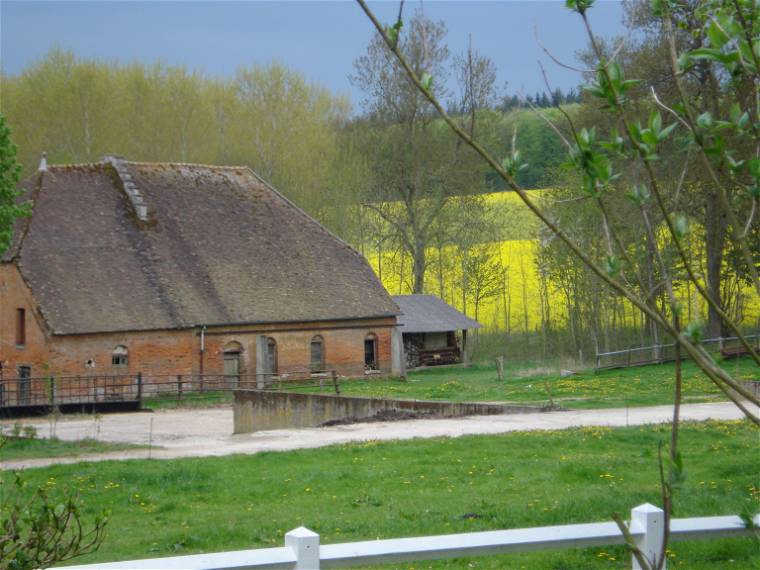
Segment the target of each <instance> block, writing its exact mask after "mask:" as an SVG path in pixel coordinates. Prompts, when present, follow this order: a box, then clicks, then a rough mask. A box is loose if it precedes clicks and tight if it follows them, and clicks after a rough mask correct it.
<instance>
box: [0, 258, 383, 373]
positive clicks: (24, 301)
mask: <svg viewBox="0 0 760 570" xmlns="http://www.w3.org/2000/svg"><path fill="white" fill-rule="evenodd" d="M18 308H24V309H26V344H25V345H24V347H21V348H19V347H17V346H16V338H15V337H16V309H18ZM394 323H395V317H391V318H384V319H365V320H357V321H346V322H337V321H332V322H330V321H325V322H319V323H287V324H284V323H283V324H269V325H257V326H238V327H210V328H209V329H208V330H207V333H206V335H205V348H206V350H205V353H204V357H203V360H204V363H203V371H204V373H205V374H221V373H222V372H223V370H224V362H223V353H224V348H225V346H227V345H228V344H229V343H232V342H236V343H239V344H240V346H241V347H242V352H241V360H242V362H241V364H242V370H241V371H242V372H243V373H250V374H253V373H255V372H256V338H257V336H258V335H266V336H269V337H272V338H274V339H275V341H276V342H277V350H278V372H280V373H286V372H297V371H305V370H308V368H309V362H310V343H311V339H312V338H313V337H314V336H315V335H320V336H322V338H323V340H324V351H325V365H326V368H328V369H336V370H337V372H338V374H340V375H342V376H364V339H365V337H366V336H367V335H368V334H370V333H374V334H375V335H376V336H377V339H378V340H377V347H378V359H379V367H380V371H381V374H390V371H391V330H392V326H391V325H393V324H394ZM119 345H123V346H126V347H127V350H128V354H129V357H128V364H127V366H113V365H112V363H111V357H112V354H113V351H114V349H115V348H116V347H117V346H119ZM0 360H2V361H3V362H4V366H5V371H4V374H5V376H6V377H15V376H16V374H17V367H18V366H31V368H32V376H44V375H51V374H54V375H56V376H77V375H92V374H95V375H118V374H137V372H142V373H143V375H144V376H146V377H149V376H151V375H165V374H166V375H169V374H170V375H175V374H183V375H189V374H198V373H199V372H200V367H201V364H200V329H197V328H196V329H187V330H172V331H147V332H136V331H133V332H123V333H122V332H120V333H93V334H81V335H66V336H54V335H51V334H50V333H49V332H48V331H47V329H46V326H45V323H44V320H43V318H42V316H41V315H40V314H39V312H38V309H37V305H36V303H35V302H34V298H33V296H32V294H31V292H30V290H29V288H28V287H27V286H26V283H25V282H24V281H23V279H22V277H21V275H20V273H19V271H18V269H17V268H16V266H15V265H14V264H8V263H5V264H0ZM88 360H93V361H94V362H95V367H94V368H88V367H87V366H86V365H85V363H86V362H87V361H88Z"/></svg>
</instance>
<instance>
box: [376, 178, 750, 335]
mask: <svg viewBox="0 0 760 570" xmlns="http://www.w3.org/2000/svg"><path fill="white" fill-rule="evenodd" d="M544 192H545V191H542V190H535V191H532V192H531V194H532V196H533V197H534V199H536V200H537V201H540V200H541V195H542V194H543V193H544ZM487 200H488V201H489V202H491V204H492V205H493V206H495V207H496V212H497V215H498V216H500V217H501V218H502V219H503V220H506V221H507V223H506V228H505V233H506V234H507V235H509V236H510V237H513V239H505V240H503V241H497V242H485V243H483V244H480V245H479V246H477V247H478V248H479V249H480V250H481V251H482V250H484V249H485V250H487V251H488V252H489V253H490V255H491V256H492V258H493V260H494V261H498V262H499V263H500V264H501V268H502V276H501V286H500V287H499V289H500V290H499V292H498V293H497V294H495V295H493V296H490V297H488V298H486V299H484V300H483V301H482V302H481V303H480V304H479V307H477V314H476V307H475V306H474V301H473V298H472V295H471V294H470V295H469V296H467V297H466V298H465V297H464V296H463V295H462V274H463V272H462V267H461V261H460V260H461V256H460V255H459V252H457V251H456V248H455V246H446V247H443V248H441V250H440V251H439V250H438V249H436V248H429V249H428V250H427V258H428V271H427V273H426V277H425V289H426V292H427V293H431V294H434V295H437V296H439V297H441V298H443V299H444V300H445V301H446V302H447V303H450V304H451V305H453V306H455V307H456V308H457V309H459V310H460V311H462V312H464V313H466V314H467V315H468V316H470V317H473V318H477V319H478V320H479V321H480V322H481V323H482V324H483V325H484V326H485V327H486V330H490V331H505V330H507V328H509V330H510V331H512V332H522V331H526V330H527V331H534V330H537V329H539V328H540V326H541V321H542V311H541V306H542V302H541V280H540V277H539V274H538V268H537V264H536V256H537V253H538V239H537V235H538V229H539V222H538V221H537V219H536V218H535V217H534V216H533V215H532V213H531V212H530V211H529V210H528V209H527V207H526V206H525V205H524V204H523V203H522V201H521V200H520V198H519V196H517V194H515V193H513V192H497V193H493V194H489V195H487ZM368 259H369V262H370V265H371V266H372V268H373V269H374V270H375V273H377V275H378V276H379V277H380V279H381V280H382V282H383V284H384V285H385V287H386V288H387V289H388V291H389V292H390V293H391V294H392V295H404V294H409V293H411V292H412V266H411V259H410V258H409V257H408V256H405V255H404V254H403V253H401V252H383V253H382V255H378V254H377V253H375V254H370V255H369V256H368ZM546 295H547V298H548V305H549V319H550V320H551V322H552V325H553V326H554V327H563V326H564V325H565V323H566V320H567V303H566V300H565V298H564V296H563V295H562V294H561V292H560V291H558V290H557V288H556V287H555V286H553V285H552V284H551V283H549V285H548V291H547V292H546ZM679 296H680V297H681V300H682V302H683V303H684V306H685V307H688V308H689V309H690V310H691V316H692V318H696V319H699V318H704V316H705V315H706V311H707V308H706V305H705V303H704V301H703V300H702V299H701V298H700V297H699V294H698V292H696V291H695V290H694V288H691V291H690V292H687V291H686V288H685V287H681V288H679ZM689 297H690V298H689ZM743 302H744V311H743V312H744V323H745V324H750V325H754V324H756V323H757V321H758V318H759V317H760V299H758V296H757V295H755V294H754V291H753V290H752V289H751V288H750V287H747V288H746V290H745V291H744V294H743ZM623 310H624V313H625V319H626V321H627V322H629V323H631V324H632V323H633V314H634V309H633V307H632V306H631V305H630V304H629V303H627V302H626V303H624V304H623Z"/></svg>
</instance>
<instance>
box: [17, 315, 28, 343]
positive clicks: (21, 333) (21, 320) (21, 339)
mask: <svg viewBox="0 0 760 570" xmlns="http://www.w3.org/2000/svg"><path fill="white" fill-rule="evenodd" d="M25 344H26V309H16V346H24V345H25Z"/></svg>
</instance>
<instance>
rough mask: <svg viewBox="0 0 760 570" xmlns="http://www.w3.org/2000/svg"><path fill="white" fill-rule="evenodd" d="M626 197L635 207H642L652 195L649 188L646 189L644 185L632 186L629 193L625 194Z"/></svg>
mask: <svg viewBox="0 0 760 570" xmlns="http://www.w3.org/2000/svg"><path fill="white" fill-rule="evenodd" d="M626 197H627V198H628V199H629V200H630V201H631V202H633V203H634V204H636V205H637V206H643V205H644V204H646V203H647V202H649V199H650V198H651V197H652V194H651V193H650V192H649V188H647V187H646V186H645V185H643V184H634V185H633V188H632V189H631V191H630V192H628V194H626Z"/></svg>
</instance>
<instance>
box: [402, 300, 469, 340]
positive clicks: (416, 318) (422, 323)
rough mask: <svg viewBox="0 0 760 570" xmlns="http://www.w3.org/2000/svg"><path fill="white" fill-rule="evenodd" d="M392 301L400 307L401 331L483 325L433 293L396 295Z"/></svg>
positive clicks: (448, 329)
mask: <svg viewBox="0 0 760 570" xmlns="http://www.w3.org/2000/svg"><path fill="white" fill-rule="evenodd" d="M393 301H394V302H395V303H396V304H397V305H398V306H399V308H400V309H401V315H399V317H398V323H399V324H400V325H402V326H401V332H402V333H421V332H446V331H458V330H463V329H479V328H481V327H482V326H483V325H481V324H480V323H479V322H478V321H476V320H473V319H471V318H469V317H466V316H465V315H463V314H462V313H460V312H459V311H457V310H456V309H455V308H454V307H452V306H451V305H449V304H447V303H445V302H444V301H442V300H441V299H439V298H438V297H436V296H434V295H396V296H394V297H393Z"/></svg>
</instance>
